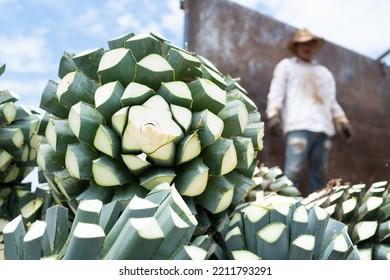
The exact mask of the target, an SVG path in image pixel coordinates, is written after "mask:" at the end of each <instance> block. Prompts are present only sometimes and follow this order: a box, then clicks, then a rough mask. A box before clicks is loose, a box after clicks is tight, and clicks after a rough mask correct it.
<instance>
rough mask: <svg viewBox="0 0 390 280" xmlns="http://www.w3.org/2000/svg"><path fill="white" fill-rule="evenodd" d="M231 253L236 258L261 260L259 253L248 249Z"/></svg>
mask: <svg viewBox="0 0 390 280" xmlns="http://www.w3.org/2000/svg"><path fill="white" fill-rule="evenodd" d="M231 253H232V256H233V259H234V260H260V257H259V256H258V255H256V254H255V253H253V252H251V251H247V250H235V251H232V252H231Z"/></svg>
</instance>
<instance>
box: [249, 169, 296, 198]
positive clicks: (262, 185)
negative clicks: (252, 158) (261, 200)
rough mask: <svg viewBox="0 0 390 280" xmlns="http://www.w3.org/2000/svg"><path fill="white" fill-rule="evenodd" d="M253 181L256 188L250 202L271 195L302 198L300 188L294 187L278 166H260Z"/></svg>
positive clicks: (251, 194) (252, 192)
mask: <svg viewBox="0 0 390 280" xmlns="http://www.w3.org/2000/svg"><path fill="white" fill-rule="evenodd" d="M253 180H254V181H255V185H256V186H255V188H253V189H252V190H251V191H250V192H249V196H248V198H249V200H256V197H262V196H265V195H267V194H269V193H277V194H279V195H284V196H291V197H297V198H298V197H301V196H302V194H301V192H300V191H299V190H298V188H297V187H295V186H294V185H293V182H292V181H291V180H290V179H289V178H287V176H285V175H284V174H283V171H282V169H280V167H278V166H273V167H267V166H264V165H261V166H259V167H258V168H257V169H256V170H255V173H254V176H253Z"/></svg>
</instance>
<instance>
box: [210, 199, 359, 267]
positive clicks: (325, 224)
mask: <svg viewBox="0 0 390 280" xmlns="http://www.w3.org/2000/svg"><path fill="white" fill-rule="evenodd" d="M216 236H219V238H217V240H218V242H217V244H218V246H219V247H220V248H221V249H220V250H215V252H218V254H215V255H216V256H217V258H218V259H264V260H286V259H290V260H312V259H320V260H343V259H344V260H345V259H360V256H359V254H358V251H357V249H356V246H354V244H353V243H352V241H351V239H350V236H349V234H348V232H347V226H346V225H345V224H343V223H341V222H339V221H337V220H334V219H332V218H330V215H329V214H328V213H327V212H326V211H325V210H324V209H322V208H320V207H313V208H311V209H310V210H308V209H306V207H305V206H304V205H302V204H301V203H300V202H299V201H298V200H297V199H296V198H292V197H285V196H280V195H277V194H275V193H272V194H269V195H267V196H265V197H263V198H261V199H257V200H256V201H254V202H247V203H243V204H241V205H239V206H238V207H237V208H236V209H235V211H234V212H233V213H232V214H231V215H230V216H229V217H228V216H226V218H225V219H223V220H222V221H221V222H220V224H219V226H218V229H217V234H216Z"/></svg>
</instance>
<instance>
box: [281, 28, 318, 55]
mask: <svg viewBox="0 0 390 280" xmlns="http://www.w3.org/2000/svg"><path fill="white" fill-rule="evenodd" d="M309 41H315V42H316V44H315V46H314V49H313V52H314V53H315V52H317V51H318V50H319V49H320V48H321V47H322V46H323V45H324V43H325V40H324V39H323V38H320V37H317V36H315V35H313V33H311V32H310V31H309V30H307V29H306V28H303V29H299V30H298V31H297V32H296V33H295V36H294V38H293V39H292V40H290V41H287V42H286V47H287V49H289V50H290V51H291V52H292V53H294V54H295V53H296V48H295V46H296V43H304V42H309Z"/></svg>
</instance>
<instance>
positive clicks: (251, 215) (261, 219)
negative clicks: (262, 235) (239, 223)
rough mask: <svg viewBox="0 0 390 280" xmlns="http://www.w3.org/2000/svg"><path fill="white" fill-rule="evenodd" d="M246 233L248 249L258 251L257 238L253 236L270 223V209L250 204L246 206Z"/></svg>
mask: <svg viewBox="0 0 390 280" xmlns="http://www.w3.org/2000/svg"><path fill="white" fill-rule="evenodd" d="M244 215H245V219H243V220H244V228H245V230H244V234H245V243H246V246H247V250H249V251H251V252H253V253H254V252H257V238H253V236H254V235H255V234H256V233H257V232H258V231H259V230H260V229H262V228H264V227H265V226H266V225H268V224H269V210H268V209H265V208H262V207H256V206H253V205H249V206H248V207H247V208H245V212H244Z"/></svg>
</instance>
